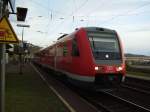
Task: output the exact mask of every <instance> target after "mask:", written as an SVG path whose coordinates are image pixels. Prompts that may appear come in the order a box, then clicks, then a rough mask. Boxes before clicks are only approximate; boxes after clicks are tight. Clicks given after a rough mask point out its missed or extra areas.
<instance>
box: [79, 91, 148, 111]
mask: <svg viewBox="0 0 150 112" xmlns="http://www.w3.org/2000/svg"><path fill="white" fill-rule="evenodd" d="M80 95H81V96H82V97H84V98H85V99H86V100H87V101H89V102H90V103H92V104H93V105H94V106H96V107H97V108H98V109H99V110H100V111H102V112H150V109H148V108H145V107H143V106H141V105H138V104H136V103H133V102H131V101H129V100H126V99H124V98H122V97H119V96H117V95H114V94H112V91H106V90H105V91H98V92H96V93H94V94H93V93H91V94H87V93H86V94H85V93H80Z"/></svg>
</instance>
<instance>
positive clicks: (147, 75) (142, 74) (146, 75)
mask: <svg viewBox="0 0 150 112" xmlns="http://www.w3.org/2000/svg"><path fill="white" fill-rule="evenodd" d="M127 74H130V75H134V76H142V77H150V74H148V73H142V72H133V71H127Z"/></svg>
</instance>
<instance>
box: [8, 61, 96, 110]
mask: <svg viewBox="0 0 150 112" xmlns="http://www.w3.org/2000/svg"><path fill="white" fill-rule="evenodd" d="M19 67H20V66H19V64H9V65H7V67H6V71H7V72H6V112H98V110H97V109H96V108H95V107H93V106H92V105H90V104H89V103H88V102H86V101H85V100H84V99H82V98H81V97H80V96H78V95H77V94H76V93H74V92H73V91H71V90H69V89H68V88H67V87H65V86H64V85H63V84H62V83H60V82H59V81H57V80H55V79H54V78H51V77H50V74H48V75H45V76H44V75H42V74H44V73H41V72H40V71H38V68H37V67H36V66H34V65H33V64H32V63H25V64H24V65H23V69H22V73H23V74H19V72H20V71H19V70H20V69H19ZM46 78H47V79H48V81H47V79H46Z"/></svg>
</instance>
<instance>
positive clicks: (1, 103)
mask: <svg viewBox="0 0 150 112" xmlns="http://www.w3.org/2000/svg"><path fill="white" fill-rule="evenodd" d="M18 42H19V40H18V38H17V36H16V34H15V32H14V30H13V28H12V26H11V24H10V22H9V20H8V19H7V17H5V16H4V17H2V18H1V20H0V45H1V47H0V51H1V54H0V55H1V60H0V64H1V67H0V72H1V73H0V112H5V52H6V43H18Z"/></svg>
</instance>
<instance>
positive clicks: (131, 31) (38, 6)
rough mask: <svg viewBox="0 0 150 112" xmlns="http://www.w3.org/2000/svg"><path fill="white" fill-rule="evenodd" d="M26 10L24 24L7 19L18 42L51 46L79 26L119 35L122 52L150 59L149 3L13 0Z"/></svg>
mask: <svg viewBox="0 0 150 112" xmlns="http://www.w3.org/2000/svg"><path fill="white" fill-rule="evenodd" d="M16 7H26V8H28V12H27V17H26V21H25V22H17V19H16V16H15V15H11V16H10V17H9V19H10V21H11V24H12V25H13V28H14V30H15V32H16V34H17V36H18V38H19V39H21V35H22V28H21V27H17V26H16V25H17V24H26V25H30V27H29V28H24V37H23V39H24V40H25V41H27V42H29V43H33V44H35V45H38V46H41V47H47V46H49V45H51V44H52V43H54V42H55V41H56V40H57V38H58V37H59V36H61V35H62V34H63V33H71V32H73V31H74V30H75V28H79V27H90V26H96V27H104V28H109V29H114V30H116V31H117V32H118V34H119V36H120V38H121V40H122V43H123V46H124V50H125V53H134V54H144V55H149V56H150V0H16Z"/></svg>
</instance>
